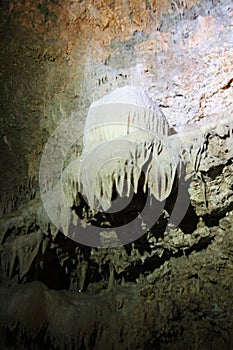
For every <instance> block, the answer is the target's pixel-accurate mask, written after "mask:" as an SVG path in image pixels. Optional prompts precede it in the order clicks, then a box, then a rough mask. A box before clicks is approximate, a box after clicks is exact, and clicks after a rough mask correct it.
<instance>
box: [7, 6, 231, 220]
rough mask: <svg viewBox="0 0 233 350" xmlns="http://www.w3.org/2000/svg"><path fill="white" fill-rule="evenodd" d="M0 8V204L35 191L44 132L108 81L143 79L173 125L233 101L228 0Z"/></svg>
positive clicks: (110, 84)
mask: <svg viewBox="0 0 233 350" xmlns="http://www.w3.org/2000/svg"><path fill="white" fill-rule="evenodd" d="M1 15H2V21H1V32H2V40H1V49H2V53H3V54H2V55H1V66H2V71H1V84H2V88H1V101H2V114H1V115H2V118H1V123H2V127H1V133H2V137H1V142H2V144H1V161H2V166H1V172H2V173H1V179H2V181H1V193H2V196H1V212H2V213H6V212H10V211H11V210H12V209H13V208H17V207H18V206H19V205H20V204H21V203H23V202H26V201H27V200H29V199H32V198H34V197H35V196H36V195H38V193H39V192H38V168H39V160H40V157H41V152H42V151H43V148H44V146H45V143H46V141H47V139H48V137H49V135H50V134H51V132H52V131H54V130H55V129H56V127H57V126H58V125H59V124H60V123H61V122H62V121H63V120H64V119H65V118H67V117H69V116H70V115H71V113H77V117H78V118H80V123H81V125H83V121H84V120H85V117H86V113H87V109H88V107H89V106H90V104H91V102H92V101H93V100H96V99H98V98H100V97H102V96H103V95H104V94H105V93H107V92H109V91H111V90H113V89H114V88H115V87H118V86H123V85H127V84H129V85H131V84H132V85H140V86H143V87H145V88H146V90H147V91H148V92H149V94H150V97H151V98H153V100H154V101H155V102H157V103H158V105H159V106H160V107H161V109H162V110H163V111H164V113H165V115H166V117H167V118H168V119H170V120H171V122H172V123H173V124H174V125H176V126H177V127H178V126H180V125H183V124H184V123H187V122H189V123H194V122H196V121H200V120H202V121H203V120H205V119H209V118H211V117H216V116H217V117H219V118H222V117H224V116H225V115H226V114H228V113H229V111H230V110H231V109H232V101H231V98H230V94H231V89H232V88H231V82H232V75H231V73H232V59H233V58H232V38H231V31H230V30H229V28H231V26H232V4H231V1H226V2H224V3H222V2H221V1H205V2H203V1H202V2H201V1H144V2H142V3H141V4H140V5H139V4H138V3H137V2H134V1H129V2H123V3H121V2H119V3H118V2H117V1H116V2H115V1H113V2H111V1H110V2H105V3H102V2H101V1H97V2H95V1H93V2H88V3H87V2H85V1H81V2H79V1H77V2H76V1H75V2H69V1H64V2H62V3H61V2H59V1H49V2H48V1H35V2H34V1H33V2H29V1H3V2H2V6H1ZM13 169H14V170H13ZM16 169H17V170H16Z"/></svg>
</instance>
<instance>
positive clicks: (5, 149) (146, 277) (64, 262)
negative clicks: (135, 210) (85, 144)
mask: <svg viewBox="0 0 233 350" xmlns="http://www.w3.org/2000/svg"><path fill="white" fill-rule="evenodd" d="M0 6H1V7H0V9H1V17H2V20H1V22H0V23H1V24H0V26H1V50H2V52H3V55H1V58H0V60H1V105H2V108H1V116H0V118H1V120H0V121H1V147H0V158H1V167H0V172H1V173H0V176H1V185H0V189H1V214H2V217H1V219H0V235H1V236H0V242H1V247H0V252H1V269H0V281H1V288H0V319H1V330H0V338H1V340H0V344H1V348H3V349H4V348H5V349H32V348H33V349H133V348H135V349H151V350H152V349H153V350H154V349H201V350H202V349H216V350H217V349H227V350H228V349H231V348H232V347H233V337H232V328H233V302H232V293H233V285H232V284H233V251H232V243H233V242H232V240H233V229H232V227H233V214H232V209H233V192H232V191H233V187H232V184H233V180H232V179H233V176H232V170H233V169H232V159H233V154H232V149H233V147H232V146H233V145H232V130H233V127H232V108H233V105H232V89H233V88H232V79H233V76H232V67H233V45H232V25H233V6H232V1H191V0H189V1H156V2H154V1H145V2H141V3H140V4H139V3H138V2H137V1H128V2H118V1H115V2H108V1H107V2H102V1H90V2H86V1H73V2H70V1H62V2H61V1H50V2H47V1H37V2H34V1H32V2H29V1H3V2H2V3H1V5H0ZM125 85H139V86H142V87H143V88H144V89H146V90H147V91H148V94H149V96H150V98H151V99H152V100H153V101H154V102H156V103H157V104H158V105H159V107H160V109H161V110H162V111H163V112H164V114H165V115H166V118H167V119H168V121H169V122H170V123H171V124H172V125H173V126H174V128H176V130H177V132H178V135H179V137H180V140H181V141H182V142H183V148H184V150H185V152H186V157H187V158H185V159H186V160H187V171H188V174H189V179H190V180H189V181H190V182H189V185H188V186H187V193H188V194H189V195H190V199H191V202H190V205H189V208H188V210H187V212H186V210H185V212H186V214H185V213H184V214H185V215H184V217H183V219H182V221H181V222H179V226H178V227H175V225H173V226H172V225H169V227H167V224H168V221H169V217H170V216H172V213H173V209H174V205H175V201H176V198H177V193H176V189H175V188H174V191H173V193H172V194H171V196H170V197H169V198H168V200H167V202H166V206H165V208H164V210H163V212H162V215H161V216H160V218H159V220H158V221H157V222H156V223H154V226H153V227H149V228H148V232H147V233H146V234H145V235H143V236H142V237H141V238H139V239H137V240H136V241H135V242H133V243H129V244H127V245H125V246H122V247H117V248H105V249H101V248H92V247H88V246H83V245H81V244H79V243H76V242H74V241H73V240H71V239H69V238H68V237H65V236H64V235H63V234H62V233H61V232H59V230H58V229H57V228H56V227H55V226H53V224H52V223H51V222H50V219H49V218H48V216H47V214H46V212H45V209H44V207H43V205H42V202H41V200H40V192H39V164H40V159H41V155H42V152H43V149H44V147H45V145H46V142H47V140H48V138H49V136H50V134H51V133H52V132H53V131H54V130H56V128H57V126H58V125H60V123H61V122H62V121H64V120H65V119H66V118H68V117H69V116H70V115H71V114H72V113H73V114H75V115H76V116H77V118H78V119H79V120H80V125H79V130H77V134H79V135H82V130H83V126H84V121H85V118H86V115H87V111H88V108H89V107H90V105H91V103H92V102H93V100H97V99H99V98H101V97H103V96H104V95H105V94H107V93H108V92H110V91H112V90H113V89H115V88H117V87H122V86H125ZM81 151H82V137H80V138H79V139H78V140H77V142H76V143H75V144H74V145H73V147H72V149H71V151H70V154H69V157H68V158H69V159H74V158H75V157H76V156H77V155H79V154H80V153H81ZM58 161H59V159H58ZM65 166H66V164H64V168H65ZM190 176H191V177H190ZM127 215H128V214H127ZM173 215H174V213H173ZM174 217H175V221H176V219H177V216H176V215H175V216H174ZM177 220H178V219H177ZM135 229H137V228H136V227H135ZM129 234H130V233H129Z"/></svg>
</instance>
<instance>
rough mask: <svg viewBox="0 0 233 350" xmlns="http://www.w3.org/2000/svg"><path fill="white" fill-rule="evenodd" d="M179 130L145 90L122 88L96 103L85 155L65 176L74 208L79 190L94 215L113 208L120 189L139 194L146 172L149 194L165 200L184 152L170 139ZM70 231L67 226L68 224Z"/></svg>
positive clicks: (91, 112) (87, 131)
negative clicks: (114, 195)
mask: <svg viewBox="0 0 233 350" xmlns="http://www.w3.org/2000/svg"><path fill="white" fill-rule="evenodd" d="M174 133H175V131H174V129H173V128H171V127H170V125H169V123H168V121H167V120H166V118H165V116H164V115H163V113H162V112H161V111H160V110H159V108H158V107H157V106H156V104H155V103H153V102H152V101H151V100H150V99H149V98H148V96H147V94H146V92H145V91H144V89H142V88H139V87H133V86H126V87H123V88H118V89H116V90H115V91H113V92H112V93H110V94H109V95H107V96H105V97H103V98H102V99H100V100H98V101H96V102H94V103H93V104H92V105H91V106H90V109H89V112H88V116H87V119H86V123H85V127H84V137H83V152H82V155H81V157H80V158H78V159H77V160H75V161H73V162H72V163H70V165H69V166H68V167H67V168H66V169H65V170H64V172H63V189H64V193H65V196H66V200H67V202H68V203H70V206H72V205H73V204H77V201H78V192H79V193H81V194H82V196H83V197H84V198H85V199H86V201H87V202H88V205H89V207H90V208H91V210H93V211H97V210H104V211H106V210H108V209H109V208H110V207H111V201H112V194H113V190H114V188H116V190H117V192H118V195H119V196H120V197H124V196H126V197H128V196H129V195H130V189H131V186H132V187H133V191H134V193H137V189H138V181H139V178H140V175H141V173H142V171H143V172H144V174H145V183H144V191H146V189H147V187H148V188H149V191H150V193H151V194H152V195H153V196H154V197H155V198H156V199H157V200H159V201H163V200H164V199H165V198H167V197H168V196H169V194H170V192H171V189H172V185H173V182H174V178H175V174H176V170H177V166H178V163H179V154H178V153H177V152H174V151H173V149H172V148H173V145H172V143H171V144H170V143H169V142H168V136H169V135H171V134H174ZM65 226H66V227H67V223H66V225H65Z"/></svg>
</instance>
